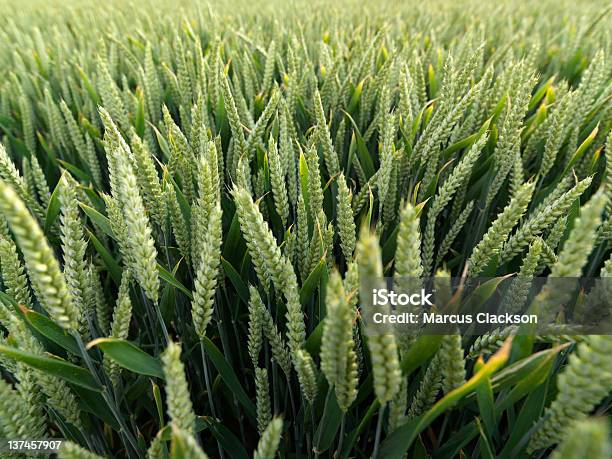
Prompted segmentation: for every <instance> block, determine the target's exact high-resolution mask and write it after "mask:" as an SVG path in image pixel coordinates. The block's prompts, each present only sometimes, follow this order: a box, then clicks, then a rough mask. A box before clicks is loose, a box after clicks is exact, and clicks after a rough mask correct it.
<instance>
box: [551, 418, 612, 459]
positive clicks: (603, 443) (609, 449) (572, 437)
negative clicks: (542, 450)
mask: <svg viewBox="0 0 612 459" xmlns="http://www.w3.org/2000/svg"><path fill="white" fill-rule="evenodd" d="M611 456H612V443H611V441H610V427H609V425H608V422H607V420H606V419H605V418H602V419H594V418H590V419H585V420H581V421H576V422H574V423H572V425H571V426H570V428H569V429H568V430H567V433H566V435H565V438H564V439H563V441H562V442H561V444H560V445H559V446H558V447H557V448H556V449H555V451H554V452H553V453H552V454H551V456H550V457H551V459H582V458H585V457H601V458H604V457H611Z"/></svg>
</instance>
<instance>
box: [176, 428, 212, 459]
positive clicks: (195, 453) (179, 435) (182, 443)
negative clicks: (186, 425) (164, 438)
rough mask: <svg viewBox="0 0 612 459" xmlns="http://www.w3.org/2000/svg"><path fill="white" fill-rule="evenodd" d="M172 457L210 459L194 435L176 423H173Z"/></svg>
mask: <svg viewBox="0 0 612 459" xmlns="http://www.w3.org/2000/svg"><path fill="white" fill-rule="evenodd" d="M170 457H185V458H187V457H188V458H190V459H208V456H207V455H206V453H205V452H204V451H203V450H202V448H200V446H199V445H198V442H197V441H196V439H195V438H194V437H193V434H192V433H191V432H190V431H189V430H186V429H182V428H180V427H179V426H178V424H176V423H175V422H173V423H172V446H171V448H170Z"/></svg>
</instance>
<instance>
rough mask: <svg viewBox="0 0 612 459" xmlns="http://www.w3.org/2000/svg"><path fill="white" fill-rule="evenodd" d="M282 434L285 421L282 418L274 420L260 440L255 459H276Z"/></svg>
mask: <svg viewBox="0 0 612 459" xmlns="http://www.w3.org/2000/svg"><path fill="white" fill-rule="evenodd" d="M282 433H283V419H282V418H281V417H276V418H274V419H272V420H271V421H270V422H269V424H268V426H267V427H266V430H264V432H263V433H262V435H261V438H260V439H259V443H258V444H257V450H256V451H255V452H254V453H253V459H274V457H275V456H276V451H277V450H278V445H279V443H280V439H281V434H282Z"/></svg>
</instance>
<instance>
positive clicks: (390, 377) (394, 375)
mask: <svg viewBox="0 0 612 459" xmlns="http://www.w3.org/2000/svg"><path fill="white" fill-rule="evenodd" d="M357 253H358V256H357V263H358V264H359V278H360V279H362V280H365V279H370V280H373V281H376V280H380V279H381V278H382V277H383V269H382V261H381V253H380V246H379V245H378V238H377V237H376V236H375V235H374V234H373V233H371V232H370V231H369V230H368V229H367V228H366V227H363V228H362V230H361V234H360V237H359V241H358V243H357ZM368 346H369V348H370V359H371V360H372V372H373V373H374V391H375V392H376V396H377V397H378V399H379V400H380V402H381V403H386V402H388V401H389V400H391V399H392V398H393V397H394V396H395V394H396V393H397V391H398V390H399V387H400V378H401V370H400V364H399V356H398V349H397V343H396V340H395V336H394V335H393V334H391V333H389V332H387V331H385V332H384V333H383V332H381V331H378V332H373V333H371V334H370V335H369V336H368Z"/></svg>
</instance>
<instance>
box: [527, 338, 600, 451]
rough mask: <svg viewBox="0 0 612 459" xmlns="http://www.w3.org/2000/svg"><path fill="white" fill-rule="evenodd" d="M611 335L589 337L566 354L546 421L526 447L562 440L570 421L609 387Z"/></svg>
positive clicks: (587, 409) (585, 411)
mask: <svg viewBox="0 0 612 459" xmlns="http://www.w3.org/2000/svg"><path fill="white" fill-rule="evenodd" d="M610 368H612V337H610V336H597V335H595V336H589V337H587V338H586V340H585V341H584V342H582V343H580V344H579V345H578V348H577V350H576V352H575V353H572V354H571V355H570V357H569V363H568V364H567V366H566V367H565V369H564V370H563V371H562V372H561V374H560V375H559V379H558V383H557V386H558V393H557V396H556V398H555V400H554V401H553V402H552V404H551V405H550V407H548V408H547V409H546V412H545V414H544V415H545V416H546V418H545V420H544V423H543V424H542V426H541V427H540V428H539V429H538V430H537V431H536V433H535V435H534V436H533V437H532V438H531V441H530V442H529V448H528V450H529V451H530V452H534V451H536V450H539V449H542V448H546V447H548V446H550V445H553V444H555V443H558V442H559V441H561V440H562V439H563V438H564V436H565V434H566V433H567V431H568V429H569V426H570V425H571V422H572V421H574V420H580V419H584V418H585V417H586V416H587V414H588V413H590V412H591V411H592V410H593V408H594V407H595V406H596V405H597V404H598V403H599V402H600V401H601V400H602V399H603V398H604V397H606V396H607V395H609V392H610V387H612V371H610Z"/></svg>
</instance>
